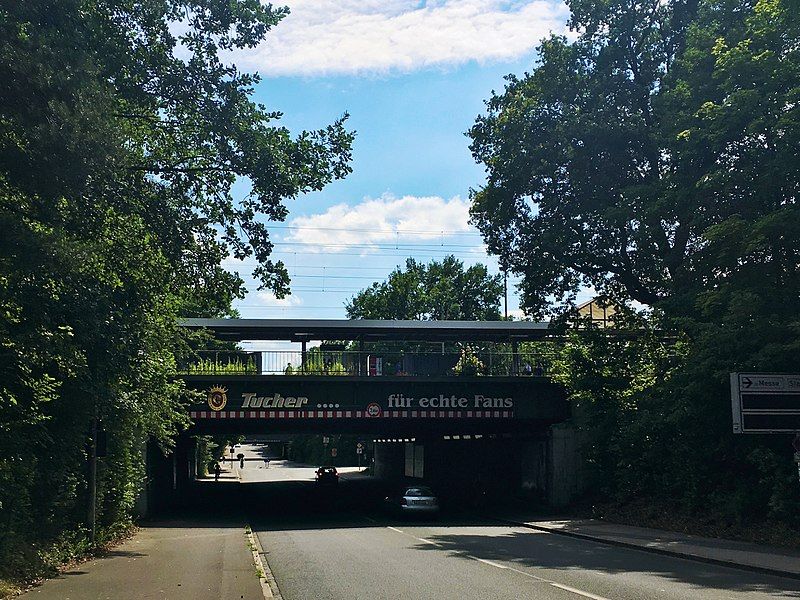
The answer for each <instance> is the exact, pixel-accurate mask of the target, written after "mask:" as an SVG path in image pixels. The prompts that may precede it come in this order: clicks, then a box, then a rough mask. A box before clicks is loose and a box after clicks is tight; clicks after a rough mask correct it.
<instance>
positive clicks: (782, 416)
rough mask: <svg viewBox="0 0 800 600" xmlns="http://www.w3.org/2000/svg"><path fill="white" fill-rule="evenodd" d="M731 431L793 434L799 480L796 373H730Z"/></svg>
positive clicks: (798, 382)
mask: <svg viewBox="0 0 800 600" xmlns="http://www.w3.org/2000/svg"><path fill="white" fill-rule="evenodd" d="M731 407H732V409H733V433H794V434H795V436H794V441H793V442H792V445H793V446H794V462H795V463H796V464H797V478H798V481H800V375H791V374H787V373H731Z"/></svg>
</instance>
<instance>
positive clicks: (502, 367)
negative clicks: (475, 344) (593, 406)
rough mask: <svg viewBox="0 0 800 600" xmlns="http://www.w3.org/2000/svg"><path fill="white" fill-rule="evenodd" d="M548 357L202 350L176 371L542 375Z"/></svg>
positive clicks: (480, 353) (479, 353)
mask: <svg viewBox="0 0 800 600" xmlns="http://www.w3.org/2000/svg"><path fill="white" fill-rule="evenodd" d="M551 359H552V356H551V355H550V354H549V353H544V352H542V353H531V352H518V353H513V352H496V351H492V350H483V349H481V350H462V351H460V352H408V351H380V352H378V351H375V352H370V351H356V350H340V351H337V350H318V349H316V348H313V349H310V350H308V351H306V352H305V353H304V352H302V351H291V350H289V351H284V350H276V351H264V352H217V351H202V352H199V353H198V354H197V357H196V358H195V359H193V360H190V361H187V362H186V363H185V364H183V365H181V366H180V367H179V369H178V372H179V374H182V375H341V376H351V377H359V376H360V377H380V376H410V377H442V376H486V377H508V376H544V375H547V371H548V369H549V366H550V364H551Z"/></svg>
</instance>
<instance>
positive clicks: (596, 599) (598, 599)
mask: <svg viewBox="0 0 800 600" xmlns="http://www.w3.org/2000/svg"><path fill="white" fill-rule="evenodd" d="M386 528H387V529H391V530H392V531H396V532H397V533H400V534H402V535H405V536H407V537H410V538H412V539H415V540H417V541H418V542H424V543H426V544H430V545H432V546H437V547H440V545H439V544H437V543H436V542H433V541H431V540H427V539H425V538H420V537H417V536H415V535H412V534H410V533H406V532H405V531H403V530H402V529H398V528H397V527H392V526H390V525H387V526H386ZM462 556H466V557H467V558H471V559H472V560H477V561H478V562H482V563H484V564H487V565H489V566H492V567H495V568H497V569H503V570H506V571H514V572H515V573H519V574H520V575H524V576H525V577H529V578H530V579H535V580H536V581H540V582H542V583H547V584H549V585H550V586H552V587H554V588H558V589H560V590H563V591H565V592H570V593H571V594H577V595H578V596H583V597H584V598H590V599H591V600H609V599H608V598H606V597H604V596H598V595H596V594H592V593H591V592H584V591H583V590H579V589H577V588H574V587H570V586H568V585H562V584H560V583H556V582H555V581H552V580H550V579H545V578H544V577H538V576H537V575H532V574H531V573H526V572H525V571H520V570H519V569H515V568H514V567H509V566H506V565H502V564H500V563H497V562H494V561H493V560H487V559H485V558H478V557H477V556H472V555H471V554H466V555H462Z"/></svg>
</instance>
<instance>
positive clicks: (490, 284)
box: [346, 256, 503, 321]
mask: <svg viewBox="0 0 800 600" xmlns="http://www.w3.org/2000/svg"><path fill="white" fill-rule="evenodd" d="M502 293H503V280H502V277H501V276H500V275H489V272H488V270H487V269H486V266H485V265H481V264H477V265H473V266H471V267H468V268H466V269H465V268H464V263H462V262H461V261H460V260H458V259H456V258H455V257H454V256H448V257H446V258H445V259H444V260H442V261H441V262H437V261H435V260H434V261H431V262H430V263H429V264H427V265H425V264H422V263H419V262H417V261H416V260H414V259H412V258H409V259H408V260H407V261H406V266H405V269H401V268H397V269H395V270H394V271H393V272H392V273H391V274H390V275H389V278H388V279H387V280H386V281H385V282H381V283H378V282H376V283H373V284H372V285H371V286H370V287H368V288H366V289H365V290H362V291H361V292H359V293H358V294H356V296H354V297H353V298H352V299H351V300H350V302H348V303H347V306H346V309H347V316H348V318H350V319H417V320H440V321H441V320H465V321H493V320H495V321H496V320H498V319H500V298H501V296H502Z"/></svg>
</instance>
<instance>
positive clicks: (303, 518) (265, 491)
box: [149, 477, 800, 598]
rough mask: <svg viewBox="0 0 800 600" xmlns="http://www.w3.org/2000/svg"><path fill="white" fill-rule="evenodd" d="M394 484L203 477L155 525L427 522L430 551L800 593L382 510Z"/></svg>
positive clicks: (714, 570) (630, 555) (679, 564)
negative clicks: (183, 503)
mask: <svg viewBox="0 0 800 600" xmlns="http://www.w3.org/2000/svg"><path fill="white" fill-rule="evenodd" d="M391 489H393V486H391V485H390V484H387V483H386V482H383V481H380V480H375V479H371V478H364V477H356V478H353V479H351V480H347V479H344V480H343V481H342V482H341V483H340V484H339V485H338V486H335V487H331V488H322V487H320V486H318V485H317V484H315V482H313V481H308V480H302V481H296V480H294V481H293V480H288V481H267V482H252V483H241V484H240V483H237V482H229V481H228V482H219V483H213V482H211V483H209V482H202V483H198V484H196V485H195V487H194V489H193V490H192V493H191V495H190V502H188V504H187V505H186V506H184V507H182V508H181V509H179V510H173V511H172V512H171V513H168V514H164V515H160V518H159V519H158V521H154V522H152V523H150V524H149V525H150V526H155V527H158V526H165V527H175V526H176V525H178V524H179V523H185V524H187V525H190V526H192V527H219V526H221V525H231V524H244V523H248V524H250V525H251V526H252V527H253V529H254V530H257V531H271V532H281V531H308V530H320V534H321V535H325V533H324V532H325V531H326V530H329V531H330V532H331V535H334V531H336V530H341V529H364V528H386V527H388V526H395V527H405V528H409V527H412V528H413V527H417V526H419V527H424V528H426V533H425V538H426V539H428V540H430V541H431V542H434V543H435V544H436V545H433V544H430V543H420V544H419V545H418V546H417V548H418V549H419V550H420V551H424V552H445V553H448V554H449V555H452V556H463V557H465V559H466V557H477V558H479V559H484V560H488V561H494V562H498V561H499V562H508V563H513V564H514V565H516V566H517V568H520V569H523V568H539V569H549V570H564V571H597V572H601V573H607V574H612V575H624V574H628V573H647V574H653V575H657V576H661V577H664V578H665V579H666V580H671V581H675V582H683V583H686V584H689V585H691V586H694V587H696V588H698V589H708V590H728V591H736V592H761V593H766V594H772V595H775V596H777V597H793V598H800V581H797V580H792V579H784V578H778V577H771V576H768V575H760V574H757V573H751V572H746V571H740V570H736V569H731V568H725V567H719V566H715V565H708V564H704V563H700V562H694V561H690V560H684V559H679V558H671V557H665V556H662V555H656V554H650V553H647V552H642V551H637V550H630V549H624V548H618V547H613V546H608V545H603V544H600V543H595V542H590V541H585V540H577V539H573V538H568V537H562V536H558V535H553V534H547V533H543V532H535V531H529V530H521V529H519V528H516V527H509V526H505V525H499V524H498V523H497V522H496V521H493V520H491V519H488V518H485V517H483V516H481V515H479V514H476V512H475V511H471V510H467V509H465V508H463V507H462V506H459V505H458V503H457V502H451V503H450V504H449V505H447V504H446V505H445V506H444V507H443V514H442V516H441V517H440V518H438V519H436V520H430V521H416V520H414V521H409V520H403V521H400V520H398V519H397V518H393V517H392V516H390V515H388V514H387V513H385V512H384V511H383V510H382V505H383V498H384V497H385V496H386V495H387V493H388V491H389V490H391ZM476 529H477V531H476ZM428 530H430V531H428ZM470 560H471V558H470Z"/></svg>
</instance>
